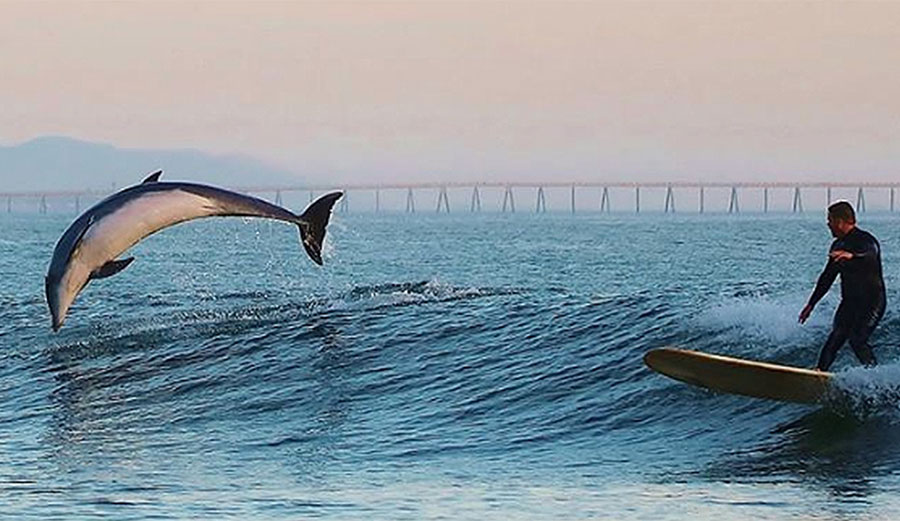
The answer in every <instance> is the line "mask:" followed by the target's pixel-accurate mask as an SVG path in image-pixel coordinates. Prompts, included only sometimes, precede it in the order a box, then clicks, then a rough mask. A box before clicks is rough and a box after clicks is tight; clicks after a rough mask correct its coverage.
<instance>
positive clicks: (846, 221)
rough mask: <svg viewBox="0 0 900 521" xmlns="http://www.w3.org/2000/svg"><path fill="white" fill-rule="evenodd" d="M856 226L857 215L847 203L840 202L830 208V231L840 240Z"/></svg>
mask: <svg viewBox="0 0 900 521" xmlns="http://www.w3.org/2000/svg"><path fill="white" fill-rule="evenodd" d="M855 226H856V213H855V212H854V211H853V206H851V205H850V203H848V202H847V201H838V202H836V203H834V204H832V205H831V206H829V207H828V229H829V230H831V235H833V236H834V237H835V238H837V239H840V238H841V237H843V236H845V235H847V234H848V233H850V230H852V229H853V228H854V227H855Z"/></svg>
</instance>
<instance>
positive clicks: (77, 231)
mask: <svg viewBox="0 0 900 521" xmlns="http://www.w3.org/2000/svg"><path fill="white" fill-rule="evenodd" d="M160 175H162V171H159V172H154V173H153V174H151V175H150V176H149V177H147V178H146V179H144V182H143V183H141V184H139V185H135V186H131V187H128V188H125V189H124V190H122V191H120V192H118V193H115V194H113V195H111V196H109V197H107V198H106V199H104V200H102V201H100V202H99V203H97V204H95V205H94V206H93V207H91V208H90V209H88V210H87V211H86V212H84V213H83V214H81V216H79V217H78V219H76V220H75V222H73V223H72V224H71V225H70V226H69V228H68V229H66V231H65V233H63V235H62V237H60V239H59V242H57V243H56V249H55V250H53V259H52V260H51V261H50V267H49V268H48V270H47V276H46V277H45V278H44V289H45V290H46V292H47V305H48V306H49V307H50V315H51V320H52V322H51V326H52V327H53V331H58V330H59V328H60V327H62V325H63V322H64V321H65V320H66V313H67V312H68V311H69V306H71V305H72V302H73V301H74V300H75V297H77V296H78V294H79V293H80V292H81V290H82V289H83V288H84V286H85V285H86V284H87V283H88V282H89V281H91V280H93V279H102V278H105V277H109V276H111V275H115V274H116V273H118V272H120V271H122V270H123V269H125V268H126V267H128V265H129V264H131V262H132V261H133V260H134V257H128V258H125V259H116V257H118V256H119V255H120V254H121V253H122V252H124V251H125V250H127V249H128V248H131V247H132V246H134V245H135V244H137V243H138V241H140V240H141V239H143V238H144V237H147V236H148V235H151V234H153V233H156V232H158V231H160V230H162V229H164V228H168V227H169V226H172V225H173V224H178V223H181V222H185V221H190V220H192V219H197V218H200V217H212V216H219V215H222V216H224V215H234V216H242V217H263V218H267V219H276V220H279V221H285V222H289V223H293V224H296V225H297V226H298V227H299V228H300V239H301V242H303V247H304V248H305V249H306V253H307V254H309V257H310V258H311V259H312V260H313V262H315V263H316V264H322V240H323V239H324V238H325V226H326V225H327V224H328V219H329V218H330V217H331V208H332V207H333V206H334V203H335V202H336V201H337V200H338V199H340V198H341V196H342V195H343V194H342V193H341V192H332V193H330V194H327V195H323V196H322V197H320V198H319V199H317V200H316V201H315V202H314V203H312V204H310V205H309V207H308V208H307V209H306V211H305V212H303V214H302V215H296V214H294V213H293V212H291V211H289V210H287V209H285V208H282V207H280V206H276V205H274V204H271V203H268V202H266V201H263V200H262V199H257V198H255V197H250V196H247V195H242V194H239V193H235V192H230V191H228V190H224V189H222V188H216V187H213V186H206V185H200V184H193V183H170V182H160V181H159V176H160Z"/></svg>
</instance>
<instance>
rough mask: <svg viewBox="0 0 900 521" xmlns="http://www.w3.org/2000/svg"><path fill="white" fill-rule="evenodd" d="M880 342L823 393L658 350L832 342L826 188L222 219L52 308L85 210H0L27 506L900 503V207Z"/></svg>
mask: <svg viewBox="0 0 900 521" xmlns="http://www.w3.org/2000/svg"><path fill="white" fill-rule="evenodd" d="M863 217H864V219H863V220H862V223H861V225H862V227H863V228H866V229H868V230H870V231H872V232H873V233H875V235H876V236H877V237H878V238H879V239H880V240H881V242H882V246H883V250H884V262H885V274H886V280H887V284H888V298H889V307H888V311H887V314H886V315H885V318H884V320H883V322H882V324H881V326H880V328H879V330H878V331H877V332H876V334H875V337H874V338H873V343H874V344H875V345H876V354H877V355H878V356H879V358H880V359H881V360H882V362H883V363H882V365H881V366H880V367H879V368H878V369H877V370H874V371H865V370H861V369H858V368H856V362H855V360H854V359H853V357H852V354H851V353H850V351H849V349H846V350H844V351H843V352H842V353H841V354H840V355H839V359H838V362H837V365H836V369H837V370H838V371H840V375H839V381H840V385H842V386H843V387H844V388H845V389H846V390H847V391H848V393H849V395H850V396H852V397H853V399H852V400H850V402H849V403H845V404H844V405H842V406H827V407H810V406H803V405H791V404H780V403H773V402H767V401H761V400H753V399H748V398H742V397H737V396H726V395H717V394H713V393H710V392H707V391H703V390H700V389H697V388H694V387H690V386H687V385H685V384H682V383H679V382H675V381H672V380H669V379H667V378H664V377H662V376H660V375H657V374H655V373H652V372H651V371H649V370H648V369H647V368H646V367H644V365H643V363H642V361H641V358H642V356H643V354H644V353H645V352H646V351H647V350H649V349H652V348H655V347H660V346H665V345H678V346H682V347H686V348H692V349H698V350H703V351H709V352H715V353H724V354H731V355H735V356H742V357H749V358H756V359H764V360H770V361H776V362H782V363H789V364H793V365H800V366H812V365H814V363H815V361H816V357H817V355H818V349H819V347H820V345H821V343H822V342H824V339H825V336H826V334H827V332H828V327H829V324H830V319H831V313H832V312H833V310H834V307H835V305H836V302H837V295H836V293H837V289H838V288H837V287H835V288H834V290H833V293H832V294H830V295H829V296H828V297H826V300H825V301H823V303H822V304H821V305H820V306H819V308H818V309H817V310H816V312H815V314H814V316H813V318H812V319H811V321H810V322H809V323H808V324H807V325H806V326H803V327H801V326H798V325H797V324H796V316H797V313H798V312H799V310H800V308H801V307H802V304H803V302H804V301H805V299H806V297H807V295H808V294H809V291H810V290H811V289H812V286H813V283H814V280H815V277H816V276H817V274H818V272H819V270H820V269H821V268H822V266H823V265H824V262H825V252H826V251H827V247H828V244H829V241H830V237H829V235H828V232H827V229H826V228H825V226H824V222H823V221H824V219H823V218H822V217H821V216H818V215H805V216H789V215H780V216H779V215H769V216H727V215H706V216H691V215H678V216H666V215H641V216H630V215H618V216H617V215H615V214H613V215H588V214H585V215H576V216H571V215H562V214H560V215H553V214H545V215H521V214H517V215H502V214H501V215H497V214H494V215H491V214H481V215H468V214H458V215H449V216H448V215H442V216H435V215H422V214H418V215H414V216H406V215H400V214H393V215H392V214H380V215H375V214H368V215H363V214H347V215H336V216H335V218H334V220H333V222H332V225H331V228H330V230H329V234H330V235H329V242H328V244H327V251H326V254H325V267H324V268H319V267H317V266H315V265H313V264H312V263H311V262H310V261H309V260H308V259H307V258H306V256H305V254H304V253H303V252H302V249H301V248H300V246H299V244H298V240H297V236H296V228H295V227H292V226H286V225H283V224H281V223H270V222H265V221H255V220H242V219H217V220H216V219H210V220H206V221H195V222H192V223H188V224H185V225H180V226H177V227H175V228H172V229H168V230H165V231H163V232H161V233H160V234H158V235H155V236H153V237H150V238H149V239H147V240H145V241H144V242H142V243H140V244H139V245H137V246H136V247H135V248H134V255H135V257H136V258H137V260H136V262H134V264H132V265H131V266H130V267H129V268H128V269H127V270H125V271H124V272H122V273H121V274H119V275H116V276H115V277H111V278H109V279H104V280H101V281H95V282H92V283H91V284H90V285H89V286H88V287H87V288H86V290H85V292H84V293H83V294H82V295H81V296H80V297H79V299H78V301H77V302H76V304H75V306H74V307H73V309H72V310H71V312H70V315H69V319H68V321H67V323H66V325H65V327H64V328H63V329H62V330H61V331H60V333H58V334H53V333H51V331H50V327H49V317H48V312H47V309H46V304H45V302H44V299H43V294H42V292H43V280H42V277H43V276H44V273H45V270H46V267H47V264H48V262H49V259H50V254H51V252H52V249H53V246H54V243H55V241H56V239H57V238H58V237H59V235H60V234H61V233H62V231H63V230H64V229H65V227H66V226H67V225H68V223H69V222H70V221H71V220H72V219H73V218H74V216H73V215H26V214H11V215H2V216H0V225H2V228H0V230H2V231H0V273H2V275H3V276H2V277H0V343H2V346H0V347H2V349H0V517H3V518H9V519H47V518H58V519H91V518H113V519H186V518H190V519H194V518H207V519H279V518H283V519H303V518H328V519H361V518H365V519H372V518H374V519H437V518H450V519H484V518H490V519H603V518H609V519H693V518H697V519H719V518H721V519H787V518H799V519H808V518H827V519H832V518H842V519H896V518H897V517H898V516H900V500H898V499H897V498H898V497H900V496H898V493H900V413H898V410H897V404H898V403H900V402H898V400H897V398H896V397H897V395H898V393H897V388H898V387H900V385H898V382H900V364H895V363H894V362H893V361H894V360H897V358H898V355H900V349H898V340H900V322H898V315H897V313H896V310H895V309H896V308H895V307H894V303H895V302H898V301H900V299H898V298H897V296H898V295H897V293H898V290H900V283H898V274H900V257H898V255H900V226H898V224H900V223H898V220H897V218H896V217H893V216H891V215H888V214H881V215H878V214H872V215H865V216H863Z"/></svg>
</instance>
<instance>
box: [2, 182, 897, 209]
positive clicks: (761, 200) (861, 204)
mask: <svg viewBox="0 0 900 521" xmlns="http://www.w3.org/2000/svg"><path fill="white" fill-rule="evenodd" d="M231 188H232V189H233V190H235V191H238V192H242V193H249V194H255V195H259V196H262V197H268V196H271V197H272V198H274V201H275V203H276V204H283V200H284V198H285V197H286V196H289V195H291V196H293V197H296V194H304V193H308V195H309V200H310V201H312V199H313V198H314V196H315V194H317V193H322V192H325V191H330V190H343V191H344V192H345V193H346V194H347V196H346V197H344V198H342V199H341V201H340V203H339V206H338V208H337V211H339V212H348V211H350V204H351V203H350V201H351V200H356V197H358V196H360V195H361V194H369V196H370V197H371V198H372V199H370V203H369V206H368V208H369V209H370V210H374V211H375V212H382V211H405V212H406V213H415V212H416V211H417V200H418V201H419V202H420V205H419V207H418V208H419V210H421V209H424V208H431V209H432V211H433V212H436V213H450V211H451V207H450V197H449V195H448V194H449V193H451V192H453V193H454V194H456V196H457V197H456V198H455V199H457V200H458V199H459V192H464V194H465V198H466V201H465V204H464V206H463V208H464V211H469V212H481V211H482V210H483V209H484V207H485V204H483V200H484V193H485V192H486V191H493V192H495V194H496V195H499V194H500V193H502V203H500V202H499V197H497V199H498V201H497V207H496V211H499V212H503V213H507V212H510V213H514V212H515V211H516V194H517V193H518V194H519V198H520V199H521V198H522V193H523V192H525V193H527V195H531V196H532V197H533V198H534V199H533V201H534V203H533V206H532V205H529V207H530V208H531V209H532V210H530V211H533V212H535V213H544V212H546V211H547V209H548V204H547V200H548V195H547V194H548V192H549V191H550V190H554V191H555V193H556V194H557V195H559V191H560V190H563V191H565V192H566V195H567V197H566V199H568V200H567V201H565V203H562V204H559V205H558V206H557V208H556V209H557V210H561V211H568V212H571V213H573V214H574V213H576V211H578V210H584V209H585V208H586V203H585V202H584V200H585V198H588V199H590V200H591V204H589V205H587V208H589V209H590V210H592V211H600V212H611V211H612V204H611V198H610V193H611V191H613V190H616V191H618V192H622V191H625V192H627V193H629V194H630V195H628V198H629V199H631V201H630V202H629V203H628V204H627V205H624V206H621V207H620V208H617V211H619V210H624V211H631V212H635V213H640V212H642V211H646V210H647V202H646V199H647V196H646V194H647V193H648V192H657V193H658V195H659V199H660V200H659V201H658V204H659V206H655V208H656V209H657V210H661V211H662V212H664V213H674V212H675V208H676V207H675V199H676V194H677V195H679V197H681V196H683V195H684V194H685V193H686V192H688V193H693V194H695V195H696V199H694V200H693V201H692V202H694V205H692V206H694V208H695V210H696V211H697V212H698V213H704V212H706V211H709V205H708V203H707V192H708V191H711V190H715V191H718V192H723V193H726V194H727V201H728V203H727V212H728V213H740V212H741V210H742V206H741V198H742V194H746V193H747V192H753V193H755V194H756V197H757V198H758V205H757V206H755V210H756V211H758V212H762V213H768V212H769V211H787V210H788V208H787V207H784V206H782V207H781V208H780V209H779V208H775V207H774V206H773V204H772V202H773V201H772V199H773V195H774V194H781V195H785V194H787V195H789V197H790V210H789V211H791V212H793V213H802V212H803V211H804V210H803V194H804V193H808V192H810V191H819V192H824V194H823V195H824V200H822V201H821V202H822V206H818V205H817V206H816V207H817V208H824V206H825V205H826V204H827V203H829V202H831V201H832V200H833V199H832V194H833V192H834V191H840V192H841V193H842V194H844V195H845V196H844V197H843V198H844V199H847V200H850V201H851V202H854V201H853V199H854V198H855V203H856V208H857V210H858V211H860V212H865V211H866V194H867V193H869V194H871V193H873V192H881V193H882V194H884V195H887V196H888V202H887V204H886V205H885V209H887V210H889V211H891V212H894V210H895V192H896V190H897V189H898V188H900V182H898V183H885V182H734V183H729V182H690V181H687V182H685V181H678V182H602V181H590V182H579V181H569V182H565V181H551V182H499V181H498V182H469V183H466V182H452V183H440V182H432V183H395V184H390V183H389V184H334V185H325V184H316V185H297V186H291V185H283V186H252V185H251V186H237V187H231ZM642 192H643V193H644V197H643V200H642ZM109 193H110V191H105V190H47V191H7V192H0V201H2V200H3V199H5V200H6V211H7V213H11V212H12V211H13V209H14V208H15V209H19V208H21V207H22V206H23V205H25V206H26V207H30V208H34V209H36V210H37V211H39V212H40V213H47V212H48V211H49V210H50V209H51V208H54V209H56V208H65V209H67V210H71V209H73V207H74V210H75V211H76V213H78V212H80V210H81V207H82V205H83V203H89V202H91V201H94V200H97V199H100V198H102V197H105V196H106V195H108V194H109ZM388 193H393V194H394V195H395V198H396V196H397V195H398V194H399V196H400V198H401V201H403V203H401V204H399V205H394V207H393V208H388V207H387V206H388V205H386V204H384V201H383V197H382V194H388ZM423 193H424V194H425V195H431V197H433V199H432V200H431V204H429V205H428V206H427V207H425V206H422V205H421V199H422V197H423ZM848 193H849V194H850V195H849V197H848V196H847V195H846V194H848ZM663 194H664V195H663ZM619 195H621V193H620V194H619ZM854 196H855V197H854ZM417 198H418V199H417ZM557 199H558V198H557ZM723 200H724V198H723ZM0 204H2V203H0ZM520 208H521V206H520ZM746 208H747V205H744V210H745V211H746ZM721 210H722V211H725V210H726V208H725V207H724V206H723V207H722V208H721ZM651 211H653V210H652V209H651Z"/></svg>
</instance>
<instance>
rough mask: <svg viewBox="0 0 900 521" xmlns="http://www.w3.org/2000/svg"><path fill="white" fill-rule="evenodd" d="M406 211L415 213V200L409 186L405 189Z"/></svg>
mask: <svg viewBox="0 0 900 521" xmlns="http://www.w3.org/2000/svg"><path fill="white" fill-rule="evenodd" d="M406 213H416V200H415V198H414V197H413V189H412V188H411V187H410V188H407V189H406Z"/></svg>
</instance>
